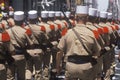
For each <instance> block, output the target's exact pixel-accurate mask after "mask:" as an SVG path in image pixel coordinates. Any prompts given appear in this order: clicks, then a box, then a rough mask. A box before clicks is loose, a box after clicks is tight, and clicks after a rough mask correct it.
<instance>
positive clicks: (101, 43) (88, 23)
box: [86, 22, 105, 47]
mask: <svg viewBox="0 0 120 80" xmlns="http://www.w3.org/2000/svg"><path fill="white" fill-rule="evenodd" d="M86 27H88V28H90V29H91V31H92V30H95V31H97V32H98V29H97V28H96V27H95V26H94V25H93V24H92V23H91V22H87V23H86ZM94 35H95V36H96V39H97V41H98V43H99V44H100V46H101V47H103V46H104V44H105V42H104V40H103V39H102V37H101V35H100V34H99V32H98V37H97V35H96V34H95V33H94Z"/></svg>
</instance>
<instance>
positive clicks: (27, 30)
mask: <svg viewBox="0 0 120 80" xmlns="http://www.w3.org/2000/svg"><path fill="white" fill-rule="evenodd" d="M25 33H26V34H27V35H28V36H31V35H32V31H31V30H30V28H29V29H26V32H25Z"/></svg>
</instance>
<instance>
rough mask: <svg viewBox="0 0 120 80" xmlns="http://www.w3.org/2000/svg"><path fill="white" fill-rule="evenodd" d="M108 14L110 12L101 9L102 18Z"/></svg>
mask: <svg viewBox="0 0 120 80" xmlns="http://www.w3.org/2000/svg"><path fill="white" fill-rule="evenodd" d="M107 14H108V13H107V12H104V11H101V12H100V17H101V18H107Z"/></svg>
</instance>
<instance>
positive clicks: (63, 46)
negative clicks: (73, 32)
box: [56, 36, 66, 74]
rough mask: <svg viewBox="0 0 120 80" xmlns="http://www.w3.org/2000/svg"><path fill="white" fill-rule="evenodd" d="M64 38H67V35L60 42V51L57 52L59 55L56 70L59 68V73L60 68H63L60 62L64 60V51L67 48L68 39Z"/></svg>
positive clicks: (58, 71)
mask: <svg viewBox="0 0 120 80" xmlns="http://www.w3.org/2000/svg"><path fill="white" fill-rule="evenodd" d="M64 38H65V36H64V37H62V38H61V39H60V42H59V44H58V46H57V47H58V49H59V51H58V52H57V55H56V70H57V73H58V74H59V73H60V69H61V66H60V64H61V61H62V57H63V52H65V48H66V41H65V39H64Z"/></svg>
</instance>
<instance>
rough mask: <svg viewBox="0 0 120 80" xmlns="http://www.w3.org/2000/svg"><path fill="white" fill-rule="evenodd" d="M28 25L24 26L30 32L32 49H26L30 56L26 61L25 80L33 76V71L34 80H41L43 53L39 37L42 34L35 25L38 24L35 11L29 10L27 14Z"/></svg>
mask: <svg viewBox="0 0 120 80" xmlns="http://www.w3.org/2000/svg"><path fill="white" fill-rule="evenodd" d="M28 19H29V24H28V25H27V26H25V29H26V30H29V31H30V32H32V35H31V40H32V41H33V44H34V46H33V48H31V49H28V50H27V52H28V53H29V54H30V55H31V56H32V57H31V58H30V59H28V60H27V70H26V79H27V80H31V79H32V76H33V71H34V69H35V75H34V77H35V80H41V77H42V60H43V59H42V57H43V52H42V49H41V46H40V44H41V42H40V40H39V39H40V36H41V34H42V33H43V32H42V31H41V30H40V26H38V25H37V24H36V23H37V22H38V15H37V11H36V10H31V11H29V12H28Z"/></svg>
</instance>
